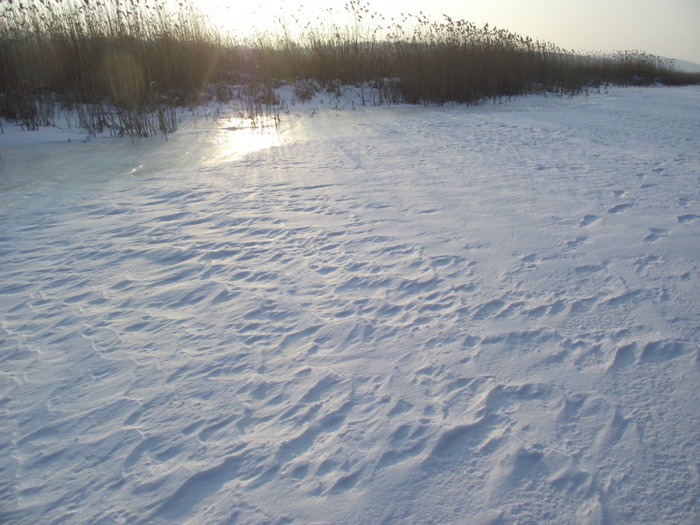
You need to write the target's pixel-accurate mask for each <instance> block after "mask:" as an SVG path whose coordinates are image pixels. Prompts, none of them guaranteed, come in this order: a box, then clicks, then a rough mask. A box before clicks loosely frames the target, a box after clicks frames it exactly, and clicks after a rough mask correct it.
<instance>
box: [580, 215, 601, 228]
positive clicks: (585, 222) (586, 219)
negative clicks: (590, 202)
mask: <svg viewBox="0 0 700 525" xmlns="http://www.w3.org/2000/svg"><path fill="white" fill-rule="evenodd" d="M597 220H598V216H597V215H584V216H583V219H581V222H580V223H579V227H581V228H585V227H586V226H590V225H591V224H593V223H594V222H596V221H597Z"/></svg>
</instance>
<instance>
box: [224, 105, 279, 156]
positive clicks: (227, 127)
mask: <svg viewBox="0 0 700 525" xmlns="http://www.w3.org/2000/svg"><path fill="white" fill-rule="evenodd" d="M215 141H216V145H217V147H216V149H217V152H218V154H217V159H216V160H217V162H218V161H231V160H239V159H242V158H243V157H245V156H246V155H249V154H251V153H255V152H258V151H262V150H265V149H269V148H272V147H273V146H279V145H281V144H282V135H281V133H280V129H279V126H278V121H277V120H276V119H275V118H274V117H271V116H270V117H268V116H261V117H258V118H256V119H255V120H254V121H253V120H251V119H247V118H232V119H228V120H227V121H225V122H224V123H223V124H222V125H221V127H220V128H219V130H218V132H217V134H216V139H215Z"/></svg>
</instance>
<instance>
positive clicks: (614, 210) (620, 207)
mask: <svg viewBox="0 0 700 525" xmlns="http://www.w3.org/2000/svg"><path fill="white" fill-rule="evenodd" d="M631 207H632V204H631V203H629V202H625V203H623V204H617V205H616V206H613V207H612V208H610V209H609V210H608V213H620V212H622V211H625V210H628V209H629V208H631Z"/></svg>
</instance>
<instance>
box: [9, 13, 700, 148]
mask: <svg viewBox="0 0 700 525" xmlns="http://www.w3.org/2000/svg"><path fill="white" fill-rule="evenodd" d="M183 2H184V0H183ZM345 14H346V15H347V16H346V17H345V20H349V22H346V23H333V22H332V20H331V19H332V17H329V20H327V21H326V20H321V21H320V22H318V23H316V24H313V25H312V24H307V25H306V26H304V27H294V28H290V27H286V26H284V25H281V27H280V28H279V30H277V31H274V32H267V33H260V34H257V35H255V36H253V37H246V38H244V39H243V38H241V39H238V38H236V37H235V35H228V34H225V33H224V32H223V31H222V30H220V29H217V28H215V27H214V25H213V24H212V23H210V21H209V20H207V19H206V18H205V17H204V16H202V15H201V14H200V13H199V12H198V11H197V10H196V9H194V8H193V7H192V6H191V5H189V4H187V3H180V6H179V9H177V10H172V9H169V8H168V7H166V5H165V4H164V3H162V0H126V1H125V0H73V1H70V0H34V1H32V0H23V1H20V0H14V1H10V0H6V1H5V2H3V3H2V5H1V7H0V22H1V23H0V117H3V118H5V119H7V120H10V121H17V122H20V123H21V124H22V125H23V126H25V127H26V128H28V129H36V128H37V127H39V126H42V125H52V124H54V123H55V122H56V115H57V113H58V112H60V111H63V110H70V111H71V114H73V115H76V116H75V119H76V122H75V125H77V126H79V127H81V128H84V129H86V130H87V131H88V132H89V133H92V134H96V133H102V132H104V131H105V130H109V131H111V132H113V133H117V134H127V135H132V136H134V135H137V136H147V135H151V134H154V133H158V132H162V133H170V132H172V131H174V130H175V128H176V118H175V109H176V108H177V107H182V106H185V107H186V106H195V105H198V104H200V103H202V102H206V101H207V100H209V99H211V98H214V97H216V98H217V99H219V100H220V101H226V100H230V99H231V98H238V99H240V100H243V101H245V105H246V107H247V108H248V112H249V113H250V114H251V115H255V114H259V113H261V112H264V111H269V108H270V107H272V106H274V105H275V104H278V103H279V102H280V101H279V100H278V98H277V97H276V94H275V88H276V87H278V86H279V85H280V84H282V83H294V85H295V89H296V92H297V94H298V96H299V97H300V98H308V97H310V96H311V95H312V94H313V92H314V91H315V90H316V89H318V86H326V87H329V88H333V89H338V86H340V85H342V84H358V85H367V86H370V87H371V89H373V90H374V92H375V94H376V95H377V97H376V98H375V100H377V101H380V102H383V101H386V100H390V101H403V102H408V103H426V104H427V103H438V104H441V103H445V102H448V101H453V102H459V103H478V102H482V101H484V100H488V99H498V98H501V97H510V96H514V95H521V94H527V93H537V92H555V93H567V94H572V95H573V94H577V93H580V92H581V91H582V90H584V89H586V88H588V87H595V86H600V85H603V84H621V85H628V84H644V83H650V82H661V83H667V84H679V83H690V82H699V81H700V79H699V78H698V76H697V75H695V76H693V75H688V74H683V73H680V72H678V71H676V70H674V68H673V67H672V64H670V63H668V62H667V61H663V60H661V59H659V58H657V57H653V56H649V55H645V54H643V53H638V52H622V53H618V54H616V55H612V56H604V55H597V56H595V55H581V54H577V53H574V52H570V51H565V50H562V49H559V48H558V47H556V46H554V45H552V44H550V43H547V42H539V41H533V40H532V39H530V38H527V37H522V36H520V35H517V34H515V33H512V32H509V31H507V30H503V29H497V28H492V27H489V26H488V25H487V26H484V27H477V26H475V25H473V24H471V23H469V22H466V21H462V20H452V19H450V18H449V17H445V18H444V19H443V20H441V21H434V20H430V19H428V18H427V17H425V16H423V15H418V16H415V15H406V16H405V17H404V18H403V19H401V20H389V21H388V20H386V19H384V18H383V17H382V16H381V15H379V14H376V13H373V12H372V11H371V9H370V7H369V5H368V4H364V3H361V2H360V1H359V0H350V1H349V2H348V3H347V4H346V13H345Z"/></svg>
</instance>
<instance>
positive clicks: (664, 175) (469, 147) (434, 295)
mask: <svg viewBox="0 0 700 525" xmlns="http://www.w3.org/2000/svg"><path fill="white" fill-rule="evenodd" d="M307 109H308V107H306V106H302V105H297V106H295V108H294V109H293V111H292V112H290V114H289V115H287V116H286V118H285V119H283V121H282V124H281V125H280V128H279V130H277V131H275V132H274V133H279V136H276V138H275V140H274V141H272V142H275V144H274V145H272V144H270V145H268V146H266V147H264V148H263V149H260V148H254V149H258V151H254V152H252V153H249V154H247V155H244V154H235V155H233V154H230V153H231V152H230V151H229V150H227V149H226V148H229V147H234V146H231V145H230V144H229V143H228V142H227V140H226V135H225V134H226V133H227V132H226V131H220V130H217V129H214V128H212V127H211V126H209V127H207V126H206V125H202V124H200V125H199V126H198V127H192V128H189V129H188V128H186V127H185V129H184V130H183V131H181V132H179V133H178V134H176V135H174V136H172V137H171V138H170V140H169V141H167V142H166V141H164V140H163V139H162V138H158V137H156V138H153V139H148V140H145V141H139V142H136V143H133V144H132V143H131V142H130V141H128V140H114V139H112V140H107V139H104V140H95V141H92V142H88V143H86V144H82V143H75V142H73V143H71V144H67V143H66V144H45V145H43V146H41V147H39V146H15V147H12V148H4V149H3V151H2V155H3V163H2V164H1V165H0V181H1V182H0V184H2V191H1V192H0V225H1V230H0V263H1V264H0V346H1V347H2V353H1V354H0V361H1V362H2V365H1V367H0V400H1V404H0V406H1V407H2V408H1V412H0V414H1V415H0V424H1V425H2V428H3V432H2V434H1V435H0V436H1V437H0V450H2V455H1V456H0V457H1V458H2V459H0V472H1V475H0V522H3V523H65V522H70V523H197V524H201V523H236V522H240V523H308V522H316V523H325V522H332V523H432V522H442V523H697V522H698V519H699V518H700V517H699V516H698V509H700V479H699V474H698V472H700V448H699V446H698V443H700V440H699V438H700V435H699V434H700V424H699V423H700V412H698V408H697V407H698V406H699V405H700V390H698V388H697V385H698V381H699V380H700V373H699V372H700V362H699V360H700V352H699V346H698V345H699V343H700V333H699V330H698V319H700V306H699V304H700V303H699V302H698V297H700V242H698V241H699V238H700V184H699V183H700V142H699V137H700V89H698V88H696V87H693V88H681V89H668V88H658V89H656V88H654V89H617V90H615V92H614V93H609V94H607V95H600V96H594V97H589V98H580V99H571V100H569V99H558V98H538V97H529V98H523V99H519V100H514V101H511V102H509V103H507V104H503V105H497V104H495V105H487V106H482V107H476V108H466V109H465V108H464V107H453V108H439V109H436V108H433V109H430V108H413V109H409V108H401V107H400V108H394V109H386V108H384V109H381V108H380V109H371V110H370V109H367V110H361V111H360V110H358V111H354V112H353V111H350V110H348V111H343V112H335V111H332V110H329V109H320V110H319V111H317V112H314V116H313V118H310V113H311V112H310V111H307ZM229 132H234V128H233V127H231V128H230V131H229ZM222 134H223V135H222ZM222 137H223V138H222ZM227 144H229V145H228V146H227ZM251 151H252V150H251Z"/></svg>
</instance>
